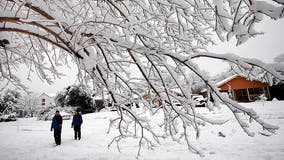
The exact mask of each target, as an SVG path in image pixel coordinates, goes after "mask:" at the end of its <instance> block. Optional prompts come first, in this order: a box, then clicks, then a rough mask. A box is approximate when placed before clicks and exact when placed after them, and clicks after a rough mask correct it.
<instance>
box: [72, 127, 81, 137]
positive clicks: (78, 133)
mask: <svg viewBox="0 0 284 160" xmlns="http://www.w3.org/2000/svg"><path fill="white" fill-rule="evenodd" d="M77 137H78V139H79V140H80V139H81V125H75V126H74V138H75V139H77Z"/></svg>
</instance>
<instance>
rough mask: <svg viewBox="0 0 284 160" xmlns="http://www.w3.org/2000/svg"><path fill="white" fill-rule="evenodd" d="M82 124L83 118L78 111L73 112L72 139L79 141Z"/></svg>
mask: <svg viewBox="0 0 284 160" xmlns="http://www.w3.org/2000/svg"><path fill="white" fill-rule="evenodd" d="M82 123H83V118H82V116H81V114H80V112H79V111H78V110H76V111H75V115H74V116H73V120H72V124H71V128H74V139H75V140H76V139H77V137H78V140H80V139H81V125H82Z"/></svg>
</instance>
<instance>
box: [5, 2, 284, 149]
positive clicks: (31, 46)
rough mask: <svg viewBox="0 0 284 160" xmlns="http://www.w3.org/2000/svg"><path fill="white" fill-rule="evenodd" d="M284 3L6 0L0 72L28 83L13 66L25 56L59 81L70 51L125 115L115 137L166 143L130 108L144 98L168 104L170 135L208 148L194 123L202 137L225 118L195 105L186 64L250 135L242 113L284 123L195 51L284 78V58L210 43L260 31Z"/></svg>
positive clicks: (148, 103)
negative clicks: (222, 82)
mask: <svg viewBox="0 0 284 160" xmlns="http://www.w3.org/2000/svg"><path fill="white" fill-rule="evenodd" d="M283 6H284V1H283V0H272V1H269V2H264V1H260V0H223V1H219V0H68V1H67V0H62V1H57V0H1V6H0V11H1V15H0V22H1V23H0V33H1V49H0V53H1V54H0V56H1V60H0V73H1V77H0V78H1V81H2V82H3V83H4V81H5V82H7V81H8V82H9V83H12V84H14V85H16V86H20V87H22V88H24V86H23V85H22V84H21V82H20V79H19V77H17V76H16V75H15V74H14V72H15V70H16V69H17V68H18V67H19V66H21V64H24V65H25V66H26V67H27V68H28V70H29V71H30V72H36V73H37V74H38V75H39V77H41V78H42V79H43V80H45V81H46V82H48V83H51V82H52V78H51V76H54V77H60V76H61V73H59V72H58V70H57V66H59V65H62V64H66V63H67V59H68V57H69V56H70V57H72V59H73V60H74V61H76V63H77V64H78V66H79V70H80V74H79V75H80V76H79V77H81V78H82V79H84V80H86V81H87V80H91V81H93V84H94V85H95V86H94V87H96V86H97V87H99V88H101V86H104V88H105V89H106V90H107V91H108V93H109V94H110V97H111V98H112V101H113V102H114V104H115V106H117V109H118V118H117V119H114V120H113V121H111V125H110V126H113V125H116V126H117V128H118V130H119V135H118V136H117V137H115V138H114V139H113V141H112V142H119V141H120V140H121V139H122V138H127V137H139V138H140V141H139V146H140V147H139V150H138V153H140V149H141V146H142V144H143V143H144V142H146V144H148V146H150V147H151V146H153V145H154V144H155V142H157V143H158V142H159V137H161V135H160V134H159V133H156V132H155V130H153V128H152V126H151V125H152V124H151V123H150V120H147V119H145V118H143V117H141V116H140V115H139V114H137V113H136V112H134V111H132V110H130V109H128V107H126V105H127V104H129V103H132V102H134V101H136V102H137V101H138V100H139V103H140V104H143V105H144V106H145V107H147V108H148V109H149V111H151V113H152V114H153V115H156V114H158V113H159V112H160V111H161V112H163V113H164V122H163V124H162V125H161V127H163V128H164V132H165V133H166V134H165V135H166V136H170V137H172V138H173V140H181V138H182V139H184V140H185V141H186V143H187V145H188V148H189V149H190V150H192V151H193V152H196V153H198V154H201V152H200V150H198V149H197V148H196V147H195V146H193V145H192V144H191V141H190V139H189V132H192V129H193V130H194V131H195V134H196V137H198V136H199V132H200V130H199V126H200V125H204V124H205V123H212V124H222V123H223V122H222V121H216V120H211V119H209V118H207V117H204V116H202V115H200V114H198V113H196V111H195V108H194V105H193V104H194V102H193V100H192V99H191V91H190V88H191V84H192V79H191V78H190V77H187V76H185V75H187V74H186V73H187V72H192V73H194V74H196V75H197V76H198V77H200V78H201V79H202V80H203V81H204V82H205V84H206V85H207V87H208V88H209V90H210V92H211V94H210V95H211V96H212V97H213V98H214V102H215V103H216V105H217V104H218V102H220V101H222V102H223V103H224V104H225V105H226V106H227V107H228V108H229V109H230V110H231V111H232V113H233V115H234V116H235V118H236V119H237V121H238V122H239V124H240V126H241V128H243V130H244V131H245V132H246V133H247V134H248V135H249V136H253V133H252V132H251V131H250V130H249V125H248V123H247V122H246V120H243V119H241V118H240V114H241V113H246V115H247V117H249V118H250V119H253V120H255V121H256V123H258V124H259V125H261V126H263V129H265V130H267V131H269V132H272V133H274V132H275V130H276V129H277V128H278V127H276V126H273V125H269V124H267V123H266V122H264V121H263V120H261V119H260V118H259V116H258V115H257V113H256V112H255V111H253V110H252V109H248V108H245V107H243V106H241V105H239V104H238V103H236V102H234V101H232V100H230V99H228V98H227V97H223V96H222V95H221V94H220V92H219V90H218V89H217V87H216V86H215V84H214V83H212V82H211V80H210V79H209V78H208V76H207V75H206V74H204V73H203V72H201V71H200V69H199V67H198V66H197V65H196V64H194V63H193V62H192V60H194V59H196V58H199V57H205V58H211V59H221V60H224V61H226V62H228V63H230V64H232V65H235V66H238V68H239V69H240V70H241V71H242V72H244V73H245V74H247V75H248V76H251V75H253V74H255V75H256V74H257V75H261V77H262V78H263V80H265V81H268V82H270V83H274V82H279V81H283V80H284V76H283V68H284V67H283V64H277V65H276V64H265V63H262V62H261V61H259V60H256V59H245V58H241V57H239V56H237V55H232V54H215V53H209V52H208V51H207V50H206V46H208V45H209V44H211V43H214V41H213V40H212V38H211V37H212V34H213V33H214V34H217V35H218V37H219V38H220V39H221V40H222V41H225V40H229V39H230V38H232V37H235V38H236V39H237V45H239V44H242V43H244V42H245V41H246V40H248V39H249V38H250V37H254V36H256V35H258V34H260V33H259V32H257V31H255V29H254V26H255V24H257V23H259V22H261V21H262V20H263V17H269V18H272V19H279V18H282V17H283V10H284V7H283ZM131 70H135V71H136V74H135V76H133V74H131ZM83 71H85V73H87V74H84V72H83ZM136 77H142V78H136ZM177 77H182V78H179V79H177ZM2 82H1V83H2ZM184 82H185V83H184ZM188 88H189V89H188ZM171 89H178V90H179V91H180V92H181V94H180V95H179V96H177V95H176V94H175V93H174V92H172V90H171ZM145 95H147V96H146V97H147V98H145ZM137 97H139V98H137ZM157 101H159V102H160V103H159V104H160V106H158V105H157V103H155V102H157ZM173 101H179V102H180V103H181V104H182V107H178V106H175V104H174V103H173ZM154 107H155V108H154ZM177 122H179V124H181V125H178V124H177ZM178 128H182V131H180V130H178ZM179 135H183V136H179ZM178 137H179V138H178Z"/></svg>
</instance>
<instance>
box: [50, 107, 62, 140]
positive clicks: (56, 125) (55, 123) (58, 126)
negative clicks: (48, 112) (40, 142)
mask: <svg viewBox="0 0 284 160" xmlns="http://www.w3.org/2000/svg"><path fill="white" fill-rule="evenodd" d="M52 130H53V131H54V140H55V143H56V145H60V144H61V130H62V116H61V115H60V113H59V111H58V110H56V112H55V115H54V117H53V118H52V123H51V129H50V131H52Z"/></svg>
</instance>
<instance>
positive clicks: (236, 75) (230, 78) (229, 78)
mask: <svg viewBox="0 0 284 160" xmlns="http://www.w3.org/2000/svg"><path fill="white" fill-rule="evenodd" d="M238 76H240V77H243V76H241V75H238V74H235V75H232V76H230V77H228V78H226V79H223V80H222V81H219V82H217V83H216V85H217V86H218V87H219V86H221V85H223V84H225V83H227V82H229V81H230V80H232V79H234V78H236V77H238Z"/></svg>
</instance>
